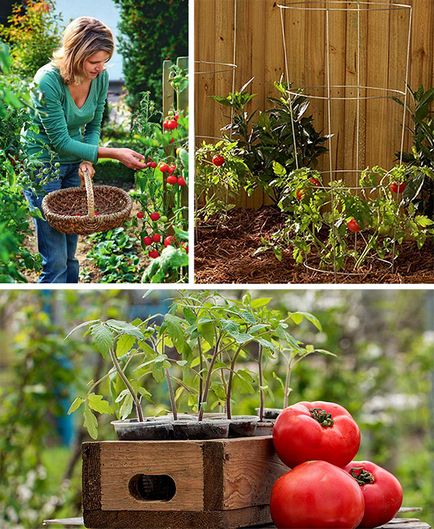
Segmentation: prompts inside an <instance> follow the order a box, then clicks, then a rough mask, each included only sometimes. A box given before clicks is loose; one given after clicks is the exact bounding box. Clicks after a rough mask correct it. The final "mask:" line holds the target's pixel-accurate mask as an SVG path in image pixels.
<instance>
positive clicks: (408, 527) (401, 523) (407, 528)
mask: <svg viewBox="0 0 434 529" xmlns="http://www.w3.org/2000/svg"><path fill="white" fill-rule="evenodd" d="M43 525H44V526H48V525H56V526H59V525H61V526H63V527H66V528H68V527H82V526H83V525H84V522H83V518H65V519H59V520H45V521H44V524H43ZM256 527H257V528H258V526H256ZM261 528H262V529H275V526H274V525H266V526H264V525H262V526H260V527H259V528H258V529H261ZM106 529H110V528H106ZM379 529H431V527H430V526H429V525H428V524H427V523H425V522H421V521H420V520H416V519H408V520H404V519H402V518H395V519H394V520H392V521H391V522H389V523H388V524H386V525H383V526H382V527H381V528H379Z"/></svg>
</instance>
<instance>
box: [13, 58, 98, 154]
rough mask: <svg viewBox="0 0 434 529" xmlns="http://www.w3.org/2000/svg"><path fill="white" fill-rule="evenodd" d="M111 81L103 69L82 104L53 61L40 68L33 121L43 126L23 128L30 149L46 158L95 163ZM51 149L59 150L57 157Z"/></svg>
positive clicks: (23, 136) (27, 146) (36, 76)
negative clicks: (79, 103) (76, 101)
mask: <svg viewBox="0 0 434 529" xmlns="http://www.w3.org/2000/svg"><path fill="white" fill-rule="evenodd" d="M108 83H109V79H108V73H107V72H106V71H103V72H102V73H101V74H100V75H99V76H98V77H97V78H96V79H93V80H92V82H91V85H90V90H89V95H88V97H87V99H86V101H85V103H84V104H83V106H82V107H81V108H78V107H77V105H76V104H75V101H74V99H73V98H72V96H71V92H70V91H69V88H68V86H67V85H66V84H65V83H64V82H63V79H62V77H61V75H60V73H59V70H58V69H57V68H56V67H55V66H53V65H51V64H47V65H45V66H43V67H42V68H40V69H39V70H38V71H37V73H36V75H35V78H34V85H35V86H34V88H33V89H32V102H33V106H34V108H33V109H32V110H31V111H30V112H31V118H32V119H31V121H32V122H33V124H35V125H36V126H37V128H38V129H39V130H38V132H36V131H34V130H32V129H27V130H23V131H22V142H23V145H24V149H25V150H26V151H27V153H28V154H29V155H31V156H35V159H36V160H37V161H42V162H45V161H49V160H52V161H54V162H60V163H62V164H64V163H76V162H81V161H83V160H87V161H90V162H93V163H95V162H96V161H97V159H98V143H99V139H100V132H101V122H102V117H103V112H104V106H105V102H106V99H107V92H108ZM50 150H51V151H54V153H55V155H54V160H53V155H52V154H51V155H50Z"/></svg>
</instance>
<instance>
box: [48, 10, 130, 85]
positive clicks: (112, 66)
mask: <svg viewBox="0 0 434 529" xmlns="http://www.w3.org/2000/svg"><path fill="white" fill-rule="evenodd" d="M56 6H57V11H58V12H60V13H61V14H62V17H63V21H64V22H65V24H66V23H68V22H69V21H70V20H71V19H74V18H77V17H81V16H91V17H95V18H97V19H98V20H101V22H104V24H106V25H107V26H109V28H110V29H111V30H112V31H113V34H114V36H115V39H116V47H117V46H118V42H117V34H118V31H117V24H118V21H119V8H118V6H116V5H115V4H114V3H113V1H112V0H56ZM107 70H108V72H109V76H110V80H112V81H117V80H119V79H123V75H122V57H121V56H120V55H119V53H117V52H116V51H115V54H114V55H113V57H112V59H111V60H110V62H109V63H108V65H107Z"/></svg>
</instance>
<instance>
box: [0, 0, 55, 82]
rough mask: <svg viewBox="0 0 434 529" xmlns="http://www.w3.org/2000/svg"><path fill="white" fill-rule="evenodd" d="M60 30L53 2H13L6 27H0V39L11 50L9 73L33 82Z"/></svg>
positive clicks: (50, 52) (51, 52) (53, 47)
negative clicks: (11, 64) (10, 68)
mask: <svg viewBox="0 0 434 529" xmlns="http://www.w3.org/2000/svg"><path fill="white" fill-rule="evenodd" d="M61 26H62V19H61V17H60V16H59V15H58V14H56V12H55V1H54V0H26V2H23V3H20V2H16V3H15V5H14V7H13V12H12V15H11V16H10V17H9V19H8V24H7V25H0V39H3V40H4V41H6V42H7V43H8V44H9V45H10V47H11V54H12V60H13V68H12V71H13V73H15V74H19V75H20V76H22V77H25V78H28V79H31V78H33V76H34V75H35V73H36V72H37V71H38V70H39V68H41V66H44V65H45V64H47V62H48V61H49V60H50V59H51V56H52V54H53V52H54V50H55V49H56V48H58V47H59V45H60V42H61Z"/></svg>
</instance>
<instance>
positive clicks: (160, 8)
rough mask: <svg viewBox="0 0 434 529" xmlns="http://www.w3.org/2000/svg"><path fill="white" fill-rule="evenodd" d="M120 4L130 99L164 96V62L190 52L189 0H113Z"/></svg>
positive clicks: (122, 38) (122, 45)
mask: <svg viewBox="0 0 434 529" xmlns="http://www.w3.org/2000/svg"><path fill="white" fill-rule="evenodd" d="M114 1H115V3H116V4H117V5H118V6H119V8H120V23H119V29H120V31H121V36H120V52H121V54H122V56H123V64H124V66H123V69H124V75H125V83H126V86H127V89H128V93H129V96H128V101H129V103H130V105H131V106H132V107H133V108H136V107H137V105H138V104H139V102H140V93H141V92H147V91H149V92H151V94H152V96H153V98H154V99H155V100H156V101H160V98H161V77H162V63H163V61H164V60H165V59H170V60H172V61H175V60H176V58H177V57H180V56H187V55H188V0H114Z"/></svg>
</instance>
